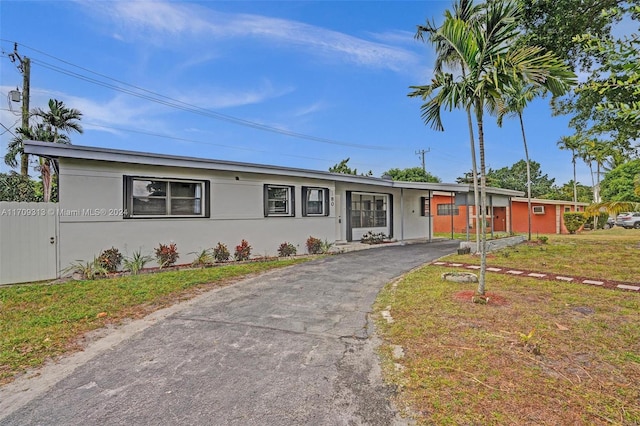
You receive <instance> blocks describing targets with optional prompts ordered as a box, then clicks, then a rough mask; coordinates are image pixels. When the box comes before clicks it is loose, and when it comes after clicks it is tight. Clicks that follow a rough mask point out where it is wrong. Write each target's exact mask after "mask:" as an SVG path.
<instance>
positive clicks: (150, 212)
mask: <svg viewBox="0 0 640 426" xmlns="http://www.w3.org/2000/svg"><path fill="white" fill-rule="evenodd" d="M124 179H125V181H124V183H125V200H124V208H125V210H126V212H127V213H126V214H125V217H126V218H144V217H208V211H207V209H206V208H205V199H207V198H208V194H206V193H208V182H206V181H193V180H181V179H165V178H149V177H132V176H125V177H124Z"/></svg>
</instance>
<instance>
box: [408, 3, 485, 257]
mask: <svg viewBox="0 0 640 426" xmlns="http://www.w3.org/2000/svg"><path fill="white" fill-rule="evenodd" d="M481 12H482V6H481V5H475V6H474V4H473V0H457V1H455V2H454V4H453V13H451V12H450V11H449V10H446V11H445V14H444V15H445V20H446V19H459V20H461V21H464V22H468V23H471V22H477V21H478V20H479V19H480V16H481ZM425 33H426V34H428V35H429V42H431V43H432V44H433V45H434V46H435V49H436V55H437V56H436V63H435V67H434V71H435V72H436V73H441V72H442V70H443V66H444V65H447V66H449V67H452V68H453V69H456V68H459V69H460V72H461V73H462V77H463V78H464V77H466V73H467V69H466V68H465V63H464V60H463V59H462V58H461V57H460V55H459V54H458V52H457V51H456V50H455V49H454V48H453V46H451V44H449V43H448V42H447V40H445V39H443V38H441V37H439V34H438V28H437V27H436V26H435V25H433V24H431V23H429V22H428V21H427V23H426V24H425V25H418V31H417V32H416V38H417V39H419V40H422V41H424V35H425ZM465 110H466V113H467V126H468V128H469V145H470V148H471V174H472V177H473V199H474V210H475V215H476V224H475V231H476V253H477V252H478V251H480V250H479V247H480V197H479V191H478V164H477V161H476V144H475V139H474V135H473V119H472V117H471V105H467V107H466V108H465Z"/></svg>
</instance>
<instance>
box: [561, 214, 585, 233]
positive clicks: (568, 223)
mask: <svg viewBox="0 0 640 426" xmlns="http://www.w3.org/2000/svg"><path fill="white" fill-rule="evenodd" d="M585 221H586V218H585V217H584V214H582V213H580V212H567V213H565V214H564V226H565V227H566V228H567V231H569V233H570V234H575V233H576V231H577V230H578V229H580V227H581V226H582V225H584V222H585Z"/></svg>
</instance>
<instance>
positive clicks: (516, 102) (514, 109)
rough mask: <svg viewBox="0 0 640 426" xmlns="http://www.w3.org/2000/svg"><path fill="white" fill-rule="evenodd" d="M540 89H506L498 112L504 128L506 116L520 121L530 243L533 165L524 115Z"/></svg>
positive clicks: (500, 123)
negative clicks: (512, 116) (525, 164)
mask: <svg viewBox="0 0 640 426" xmlns="http://www.w3.org/2000/svg"><path fill="white" fill-rule="evenodd" d="M541 94H542V92H541V91H540V88H539V87H536V86H533V85H531V84H530V85H528V86H524V85H522V84H521V82H519V81H518V82H515V84H514V85H513V86H511V87H508V88H506V90H505V97H504V99H502V101H501V105H500V108H499V110H498V126H499V127H502V120H503V119H504V116H505V115H517V116H518V120H519V121H520V130H521V132H522V143H523V144H524V156H525V161H526V162H527V220H528V224H529V241H531V164H530V162H529V148H528V147H527V136H526V133H525V131H524V120H523V119H522V113H523V111H524V109H525V107H526V106H527V104H528V103H529V102H531V101H532V100H533V99H534V98H535V97H536V96H539V95H541Z"/></svg>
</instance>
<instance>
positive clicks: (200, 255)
mask: <svg viewBox="0 0 640 426" xmlns="http://www.w3.org/2000/svg"><path fill="white" fill-rule="evenodd" d="M189 254H195V255H196V258H195V259H194V260H193V262H191V265H192V266H195V267H199V268H204V267H205V266H207V265H211V264H212V263H213V257H212V256H211V252H210V251H209V250H208V249H204V250H202V251H201V252H195V251H194V252H191V253H189Z"/></svg>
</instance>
